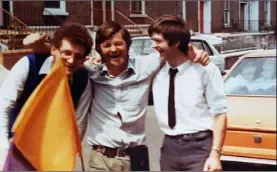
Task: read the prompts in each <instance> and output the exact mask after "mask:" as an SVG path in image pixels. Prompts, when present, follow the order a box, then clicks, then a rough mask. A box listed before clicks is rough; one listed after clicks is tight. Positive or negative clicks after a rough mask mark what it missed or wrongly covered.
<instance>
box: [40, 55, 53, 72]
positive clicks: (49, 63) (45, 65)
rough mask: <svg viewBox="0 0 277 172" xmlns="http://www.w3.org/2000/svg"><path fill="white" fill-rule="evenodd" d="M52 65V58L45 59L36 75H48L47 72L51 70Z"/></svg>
mask: <svg viewBox="0 0 277 172" xmlns="http://www.w3.org/2000/svg"><path fill="white" fill-rule="evenodd" d="M53 63H54V58H53V56H49V57H47V59H46V60H45V61H44V62H43V64H42V66H41V68H40V70H39V72H38V74H39V75H41V74H47V73H49V71H50V70H51V68H52V66H53Z"/></svg>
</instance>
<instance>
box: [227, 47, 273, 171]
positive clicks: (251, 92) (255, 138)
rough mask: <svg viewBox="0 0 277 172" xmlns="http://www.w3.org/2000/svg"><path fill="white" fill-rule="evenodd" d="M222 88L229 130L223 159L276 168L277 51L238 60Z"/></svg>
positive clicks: (253, 53) (263, 52)
mask: <svg viewBox="0 0 277 172" xmlns="http://www.w3.org/2000/svg"><path fill="white" fill-rule="evenodd" d="M224 86H225V92H226V96H227V101H228V129H227V135H226V139H225V143H224V147H223V156H222V160H223V161H224V162H226V161H227V162H238V163H242V162H243V163H250V164H256V165H257V164H258V165H267V166H271V165H272V166H273V168H275V169H276V49H273V50H257V51H255V52H252V53H249V54H246V55H244V56H242V57H240V58H239V59H238V61H237V62H235V63H234V65H233V66H232V67H231V69H230V70H229V71H228V72H227V74H226V77H225V79H224Z"/></svg>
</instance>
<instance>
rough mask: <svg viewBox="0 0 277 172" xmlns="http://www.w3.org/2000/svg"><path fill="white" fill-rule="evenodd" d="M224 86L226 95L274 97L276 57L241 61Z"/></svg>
mask: <svg viewBox="0 0 277 172" xmlns="http://www.w3.org/2000/svg"><path fill="white" fill-rule="evenodd" d="M224 86H225V92H226V94H232V95H269V96H276V57H263V58H260V57H258V58H245V59H243V60H242V61H241V62H240V63H239V64H238V65H237V66H236V67H235V68H234V70H233V71H232V72H231V73H230V75H229V76H228V78H227V79H226V80H225V83H224Z"/></svg>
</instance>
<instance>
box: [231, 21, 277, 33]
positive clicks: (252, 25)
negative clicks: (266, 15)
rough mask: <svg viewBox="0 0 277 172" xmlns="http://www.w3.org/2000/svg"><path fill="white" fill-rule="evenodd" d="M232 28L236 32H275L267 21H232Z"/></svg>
mask: <svg viewBox="0 0 277 172" xmlns="http://www.w3.org/2000/svg"><path fill="white" fill-rule="evenodd" d="M230 26H231V27H232V28H233V29H234V30H236V31H239V32H241V31H247V32H259V31H270V30H273V28H272V26H270V25H268V24H267V23H266V20H231V22H230Z"/></svg>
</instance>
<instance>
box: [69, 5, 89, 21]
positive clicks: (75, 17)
mask: <svg viewBox="0 0 277 172" xmlns="http://www.w3.org/2000/svg"><path fill="white" fill-rule="evenodd" d="M66 10H67V12H68V13H69V15H68V17H67V18H66V21H70V22H78V23H82V24H84V25H90V21H91V20H90V17H91V13H90V1H66Z"/></svg>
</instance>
